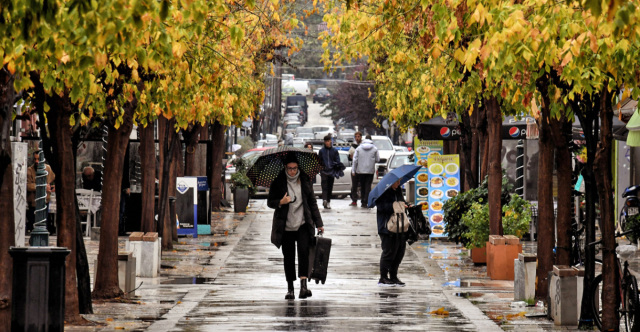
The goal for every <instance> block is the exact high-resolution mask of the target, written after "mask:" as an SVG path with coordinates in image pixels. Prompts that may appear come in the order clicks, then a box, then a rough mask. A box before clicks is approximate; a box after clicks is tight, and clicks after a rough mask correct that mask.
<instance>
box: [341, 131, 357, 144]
mask: <svg viewBox="0 0 640 332" xmlns="http://www.w3.org/2000/svg"><path fill="white" fill-rule="evenodd" d="M355 134H356V131H355V130H353V129H342V130H340V132H338V138H339V139H342V140H344V141H347V142H353V141H355V140H356V138H355Z"/></svg>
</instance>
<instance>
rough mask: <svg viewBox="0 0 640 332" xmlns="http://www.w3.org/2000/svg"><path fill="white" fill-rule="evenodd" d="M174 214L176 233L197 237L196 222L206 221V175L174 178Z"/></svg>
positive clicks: (207, 188) (207, 212) (207, 187)
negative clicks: (175, 216)
mask: <svg viewBox="0 0 640 332" xmlns="http://www.w3.org/2000/svg"><path fill="white" fill-rule="evenodd" d="M176 189H177V195H176V215H177V220H176V223H177V227H178V235H193V237H198V224H199V223H208V222H207V221H208V220H207V219H208V218H207V216H208V214H209V211H208V208H207V194H208V191H209V186H208V185H207V177H206V176H184V177H178V178H176Z"/></svg>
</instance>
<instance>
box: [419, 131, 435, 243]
mask: <svg viewBox="0 0 640 332" xmlns="http://www.w3.org/2000/svg"><path fill="white" fill-rule="evenodd" d="M413 147H414V151H415V153H416V158H415V164H416V165H420V166H423V167H422V168H421V169H420V170H419V171H418V173H416V175H415V183H416V193H415V197H416V200H415V203H416V205H421V206H422V213H423V214H424V217H425V218H426V219H427V220H429V188H428V185H429V174H428V170H427V162H428V158H429V156H440V155H442V141H427V140H420V139H418V138H417V137H416V138H415V140H414V144H413ZM432 234H433V232H432Z"/></svg>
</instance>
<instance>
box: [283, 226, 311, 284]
mask: <svg viewBox="0 0 640 332" xmlns="http://www.w3.org/2000/svg"><path fill="white" fill-rule="evenodd" d="M309 238H310V235H309V229H308V225H307V224H303V225H302V226H300V228H299V229H298V230H297V231H295V232H287V231H285V232H284V234H283V235H282V255H283V256H284V275H285V276H286V277H287V281H294V280H296V242H298V277H307V274H309Z"/></svg>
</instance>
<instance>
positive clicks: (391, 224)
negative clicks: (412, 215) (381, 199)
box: [387, 201, 409, 233]
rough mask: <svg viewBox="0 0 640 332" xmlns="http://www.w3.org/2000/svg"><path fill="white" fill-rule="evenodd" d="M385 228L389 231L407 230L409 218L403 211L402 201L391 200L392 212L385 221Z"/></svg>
mask: <svg viewBox="0 0 640 332" xmlns="http://www.w3.org/2000/svg"><path fill="white" fill-rule="evenodd" d="M387 230H388V231H389V232H391V233H406V232H407V231H408V230H409V220H407V214H406V213H405V211H404V202H398V201H395V202H393V214H392V215H391V217H390V218H389V220H388V221H387Z"/></svg>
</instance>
